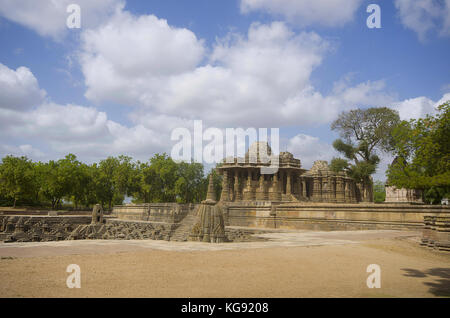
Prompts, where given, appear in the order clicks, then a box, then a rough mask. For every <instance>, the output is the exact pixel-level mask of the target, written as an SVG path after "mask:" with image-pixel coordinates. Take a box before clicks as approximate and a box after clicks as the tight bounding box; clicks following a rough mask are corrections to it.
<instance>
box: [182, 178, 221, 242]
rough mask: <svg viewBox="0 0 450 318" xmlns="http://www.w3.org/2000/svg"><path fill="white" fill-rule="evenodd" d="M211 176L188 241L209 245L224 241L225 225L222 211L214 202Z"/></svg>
mask: <svg viewBox="0 0 450 318" xmlns="http://www.w3.org/2000/svg"><path fill="white" fill-rule="evenodd" d="M215 199H216V196H215V192H214V187H213V180H212V176H211V177H210V178H209V184H208V193H207V196H206V200H204V201H202V203H201V204H200V206H199V207H198V210H197V218H198V222H197V223H196V224H195V225H194V226H193V227H192V230H191V234H190V236H189V239H190V240H191V241H201V242H210V243H221V242H225V241H226V237H225V224H224V221H223V213H222V209H221V207H220V205H219V204H217V201H216V200H215Z"/></svg>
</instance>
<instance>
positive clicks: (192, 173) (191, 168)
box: [175, 162, 205, 203]
mask: <svg viewBox="0 0 450 318" xmlns="http://www.w3.org/2000/svg"><path fill="white" fill-rule="evenodd" d="M204 179H205V178H204V172H203V165H202V164H200V163H196V162H191V163H187V162H180V163H178V179H177V181H176V182H175V193H176V195H177V198H178V201H179V202H181V203H193V202H200V201H201V200H202V199H203V198H202V196H203V184H204Z"/></svg>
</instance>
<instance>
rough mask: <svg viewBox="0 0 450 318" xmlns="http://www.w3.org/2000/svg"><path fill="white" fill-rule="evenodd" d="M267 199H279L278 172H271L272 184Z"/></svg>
mask: <svg viewBox="0 0 450 318" xmlns="http://www.w3.org/2000/svg"><path fill="white" fill-rule="evenodd" d="M269 199H270V200H271V201H281V191H280V184H279V182H278V173H274V174H273V181H272V186H271V188H270V191H269Z"/></svg>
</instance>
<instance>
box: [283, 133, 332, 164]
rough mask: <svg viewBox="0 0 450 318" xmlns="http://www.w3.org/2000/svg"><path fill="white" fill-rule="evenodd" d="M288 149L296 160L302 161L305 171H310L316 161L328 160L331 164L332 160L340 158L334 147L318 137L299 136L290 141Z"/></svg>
mask: <svg viewBox="0 0 450 318" xmlns="http://www.w3.org/2000/svg"><path fill="white" fill-rule="evenodd" d="M287 149H288V151H289V152H291V153H292V154H293V155H294V157H295V158H298V159H300V161H301V164H302V168H304V169H310V168H311V167H312V165H313V163H314V161H316V160H326V161H328V163H330V161H331V159H333V158H334V157H339V153H337V152H336V150H334V148H333V146H332V145H330V144H328V143H326V142H323V141H321V140H320V139H319V138H318V137H314V136H310V135H305V134H298V135H296V136H294V137H292V138H291V139H289V141H288V146H287Z"/></svg>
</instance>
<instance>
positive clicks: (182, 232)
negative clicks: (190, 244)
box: [170, 213, 197, 241]
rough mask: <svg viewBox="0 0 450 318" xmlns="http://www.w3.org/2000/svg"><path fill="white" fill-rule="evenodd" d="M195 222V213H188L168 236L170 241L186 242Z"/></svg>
mask: <svg viewBox="0 0 450 318" xmlns="http://www.w3.org/2000/svg"><path fill="white" fill-rule="evenodd" d="M196 222H197V216H196V214H195V213H189V214H188V215H186V216H185V218H184V219H183V220H181V222H180V225H179V226H178V227H177V228H176V229H175V231H174V232H173V233H172V235H171V236H170V240H171V241H187V239H188V237H189V234H190V233H191V229H192V227H193V226H194V225H195V223H196Z"/></svg>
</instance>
